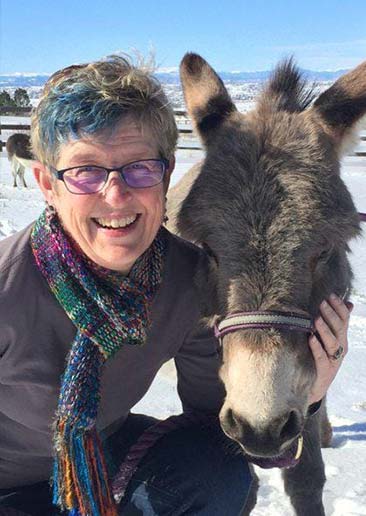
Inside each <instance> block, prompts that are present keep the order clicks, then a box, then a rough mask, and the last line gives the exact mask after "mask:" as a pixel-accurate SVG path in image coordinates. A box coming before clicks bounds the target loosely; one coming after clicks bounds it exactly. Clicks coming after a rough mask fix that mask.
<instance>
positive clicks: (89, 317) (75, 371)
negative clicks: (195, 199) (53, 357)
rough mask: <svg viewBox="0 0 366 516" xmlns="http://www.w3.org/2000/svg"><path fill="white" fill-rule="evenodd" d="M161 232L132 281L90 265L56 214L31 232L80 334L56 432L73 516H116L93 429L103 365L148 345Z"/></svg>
mask: <svg viewBox="0 0 366 516" xmlns="http://www.w3.org/2000/svg"><path fill="white" fill-rule="evenodd" d="M163 231H164V230H160V231H159V233H158V235H157V237H156V238H155V240H154V242H153V243H152V245H151V246H150V248H149V249H148V250H147V251H146V252H145V253H144V254H143V255H142V256H141V257H140V258H139V259H138V260H137V262H136V263H135V265H134V266H133V268H132V270H131V271H130V273H129V275H128V276H122V275H121V274H119V273H117V272H113V271H108V270H106V269H103V268H101V267H99V266H96V265H95V264H92V263H90V261H89V260H88V259H87V258H86V257H85V256H84V255H82V253H81V252H80V251H78V250H77V248H76V246H75V244H74V243H73V242H72V240H71V239H70V238H68V237H67V236H66V234H65V232H64V231H63V229H62V227H61V224H60V222H59V220H58V217H57V215H55V214H54V213H53V212H52V210H51V209H49V208H47V209H46V210H45V211H44V213H43V214H42V215H41V216H40V218H39V219H38V220H37V222H36V224H35V226H34V228H33V232H32V235H31V245H32V249H33V254H34V256H35V259H36V262H37V265H38V267H39V269H40V271H41V272H42V274H43V276H44V277H45V278H46V280H47V282H48V285H49V287H50V289H51V291H52V292H53V294H54V295H55V297H56V298H57V300H58V301H59V303H60V304H61V306H62V307H63V309H64V310H65V312H66V314H67V315H68V316H69V318H70V319H71V320H72V322H73V323H74V324H75V326H76V328H77V333H76V337H75V340H74V342H73V343H72V347H71V351H70V353H69V356H68V360H67V365H66V369H65V372H64V375H63V378H62V385H61V391H60V398H59V403H58V408H57V412H56V421H55V428H54V431H55V455H56V457H55V466H54V475H53V489H54V503H55V504H57V505H59V506H60V507H61V508H62V509H68V510H69V511H70V512H69V514H70V515H73V516H77V515H83V516H84V515H85V516H86V515H89V516H91V515H93V516H112V515H113V516H114V515H116V514H117V511H116V507H115V504H114V501H113V498H112V495H111V490H110V486H109V482H108V476H107V471H106V464H105V460H104V457H103V452H102V447H101V442H100V439H99V436H98V434H97V431H96V427H95V424H96V417H97V412H98V405H99V400H100V393H99V389H100V380H101V374H102V366H103V364H104V363H105V361H106V360H107V359H108V358H110V357H111V356H113V355H114V354H115V353H116V352H117V351H118V350H119V349H120V348H121V346H122V345H123V344H128V345H131V344H143V343H144V341H145V338H146V332H147V329H148V326H149V306H150V303H151V300H152V298H153V296H154V294H155V292H156V291H157V288H158V286H159V284H160V282H161V278H162V270H163V262H164V255H165V238H164V233H163Z"/></svg>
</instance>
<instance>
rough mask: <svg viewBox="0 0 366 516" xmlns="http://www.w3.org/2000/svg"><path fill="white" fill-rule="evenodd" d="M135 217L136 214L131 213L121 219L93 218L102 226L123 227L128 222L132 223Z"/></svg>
mask: <svg viewBox="0 0 366 516" xmlns="http://www.w3.org/2000/svg"><path fill="white" fill-rule="evenodd" d="M136 219H137V215H131V216H130V217H124V218H123V219H106V218H100V219H95V220H96V221H97V222H98V224H100V225H101V226H103V227H104V228H114V229H116V228H124V227H126V226H128V225H129V224H132V223H133V222H135V220H136Z"/></svg>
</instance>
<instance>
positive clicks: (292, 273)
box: [178, 54, 366, 457]
mask: <svg viewBox="0 0 366 516" xmlns="http://www.w3.org/2000/svg"><path fill="white" fill-rule="evenodd" d="M181 79H182V84H183V90H184V95H185V100H186V105H187V109H188V111H189V113H190V115H191V117H192V120H193V122H194V124H195V127H196V130H197V132H198V134H199V136H200V138H201V140H202V142H203V144H204V146H205V148H206V157H205V159H204V161H203V163H202V165H201V168H200V172H199V174H198V176H197V178H196V180H195V182H194V183H193V185H192V187H191V189H190V192H189V194H188V196H187V197H186V199H185V200H184V202H183V203H182V206H181V210H180V213H179V216H178V230H179V232H180V234H182V235H183V236H184V237H185V238H187V239H189V240H191V241H194V242H197V243H199V244H200V245H202V246H203V247H205V248H206V250H207V251H208V254H209V256H210V265H209V267H208V270H207V271H201V274H200V277H199V278H198V281H199V282H200V285H201V287H202V289H203V290H205V289H206V290H207V292H209V295H208V296H207V297H209V302H208V303H207V306H206V314H205V315H206V316H208V317H211V320H214V319H215V318H216V319H217V318H223V317H225V315H226V314H228V313H232V312H237V311H240V312H242V311H255V310H260V311H262V310H263V311H270V310H276V311H277V310H280V311H285V312H296V313H297V314H304V315H310V316H312V317H315V316H316V315H317V313H318V307H319V304H320V302H321V301H322V300H323V299H324V298H326V297H327V296H328V295H329V294H330V293H331V292H335V293H337V294H338V295H339V296H341V297H343V296H344V295H345V294H347V293H348V291H349V288H350V282H351V277H352V274H351V270H350V266H349V263H348V259H347V251H348V241H349V240H350V239H351V238H353V237H355V236H356V235H357V234H358V232H359V218H358V214H357V212H356V209H355V206H354V204H353V201H352V198H351V196H350V194H349V192H348V190H347V188H346V186H345V184H344V183H343V181H342V179H341V177H340V164H339V161H340V157H341V155H342V152H343V151H344V147H345V143H346V142H347V140H349V139H350V137H351V136H352V134H353V133H354V129H355V124H356V122H357V121H358V120H359V119H360V118H361V116H362V115H363V114H364V113H365V112H366V63H364V64H362V65H360V66H359V67H358V68H356V69H355V70H354V71H352V72H350V73H348V74H347V75H345V76H343V77H342V78H341V79H339V80H338V81H337V82H336V83H335V84H334V85H333V86H332V87H331V88H330V89H328V90H327V91H325V92H324V93H323V94H321V95H320V97H319V98H318V99H317V100H316V101H315V102H314V103H311V101H312V100H313V99H312V95H311V94H310V93H309V92H308V90H307V88H306V84H305V82H304V81H303V80H302V78H301V76H300V74H299V72H298V70H297V69H296V67H295V66H294V65H293V63H292V61H291V60H289V61H286V62H284V63H282V64H280V65H279V66H278V68H277V69H276V70H275V72H274V74H273V76H272V79H271V80H270V82H269V84H268V85H267V87H266V89H265V91H264V92H263V93H262V95H261V96H260V98H259V100H258V104H257V107H256V109H255V110H254V111H253V112H251V113H249V114H247V115H243V114H241V113H239V112H238V111H237V110H236V108H235V106H234V104H233V102H232V100H231V99H230V96H229V94H228V92H227V90H226V89H225V86H224V84H223V82H222V81H221V80H220V78H219V77H218V76H217V74H216V73H215V71H214V70H213V69H212V68H211V67H210V66H209V65H208V64H207V63H206V61H204V60H203V59H202V58H201V57H200V56H198V55H196V54H187V55H186V56H185V57H184V59H183V61H182V64H181ZM314 375H315V368H314V362H313V359H312V355H311V352H310V349H309V346H308V345H307V336H306V335H305V334H304V333H300V332H299V333H297V332H290V331H286V330H285V331H279V330H277V329H273V328H271V329H256V330H254V329H246V330H239V331H235V332H233V333H229V334H227V335H226V336H224V338H223V364H222V368H221V378H222V380H223V382H224V385H225V388H226V393H227V396H226V401H225V403H224V406H223V408H222V411H221V414H220V418H221V423H222V426H223V429H224V431H225V432H226V433H227V434H228V435H229V436H231V437H232V438H234V439H235V440H237V441H239V442H240V443H241V444H242V446H243V448H244V449H245V450H246V452H247V453H249V454H251V455H254V456H262V457H273V456H278V455H280V454H281V453H282V452H283V450H286V449H287V448H288V447H289V446H290V445H291V443H292V442H294V440H295V439H296V438H297V437H298V435H299V434H301V432H302V429H303V426H304V422H305V418H306V413H307V408H308V398H309V393H310V389H311V386H312V383H313V381H314Z"/></svg>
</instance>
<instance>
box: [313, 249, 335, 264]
mask: <svg viewBox="0 0 366 516" xmlns="http://www.w3.org/2000/svg"><path fill="white" fill-rule="evenodd" d="M332 252H333V247H329V248H328V249H323V250H322V251H321V252H320V253H319V254H318V257H317V261H318V263H320V262H322V263H326V262H327V261H328V260H329V258H330V257H331V254H332Z"/></svg>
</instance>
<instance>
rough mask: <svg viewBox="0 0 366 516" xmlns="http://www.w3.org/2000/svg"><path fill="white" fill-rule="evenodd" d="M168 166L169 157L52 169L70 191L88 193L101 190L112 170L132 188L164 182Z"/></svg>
mask: <svg viewBox="0 0 366 516" xmlns="http://www.w3.org/2000/svg"><path fill="white" fill-rule="evenodd" d="M168 167H169V161H168V160H167V159H144V160H141V161H133V162H132V163H127V164H126V165H123V166H122V167H117V168H106V167H98V166H96V165H83V166H81V167H71V168H64V169H63V170H56V169H55V168H53V167H50V169H51V171H52V173H53V174H54V175H55V176H56V177H57V179H60V180H61V181H63V182H64V183H65V186H66V188H67V190H68V191H69V192H70V193H73V194H77V195H87V194H93V193H97V192H100V190H102V189H103V187H104V185H105V184H106V183H107V181H108V177H109V174H111V173H112V172H119V174H120V176H121V177H122V178H123V180H124V181H125V183H126V184H127V185H128V186H129V187H130V188H149V187H151V186H155V185H158V184H159V183H161V182H162V180H163V178H164V174H165V172H166V170H167V169H168Z"/></svg>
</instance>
